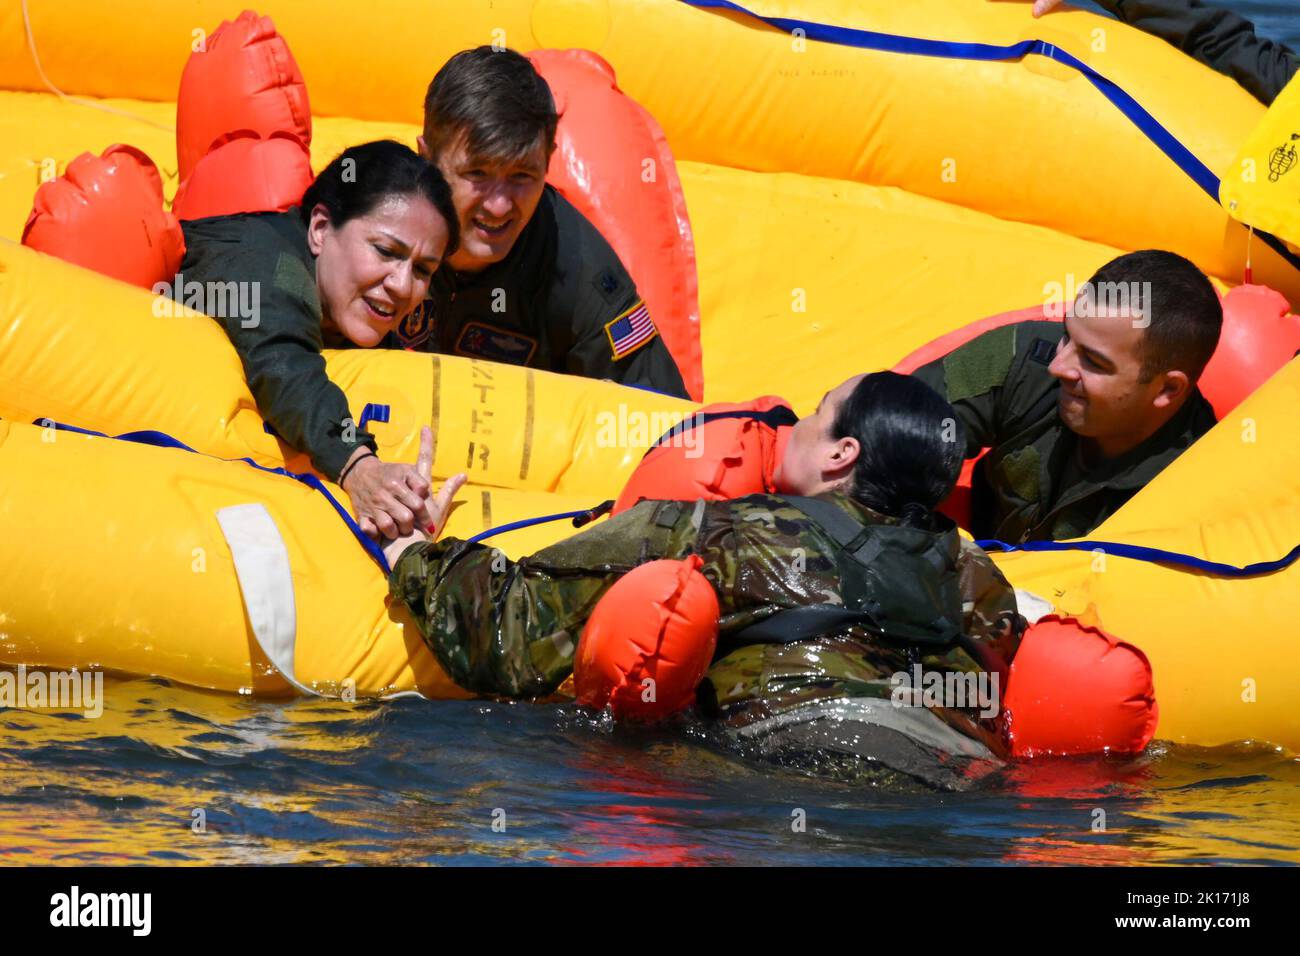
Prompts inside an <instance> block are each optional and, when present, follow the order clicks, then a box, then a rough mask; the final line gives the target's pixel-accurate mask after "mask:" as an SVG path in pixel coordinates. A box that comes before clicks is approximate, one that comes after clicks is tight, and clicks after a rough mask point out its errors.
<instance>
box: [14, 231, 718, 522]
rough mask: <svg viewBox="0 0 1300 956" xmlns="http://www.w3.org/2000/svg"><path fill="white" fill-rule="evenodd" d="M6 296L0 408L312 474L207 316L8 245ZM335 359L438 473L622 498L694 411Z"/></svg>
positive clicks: (404, 448) (379, 356)
mask: <svg viewBox="0 0 1300 956" xmlns="http://www.w3.org/2000/svg"><path fill="white" fill-rule="evenodd" d="M0 290H3V292H4V293H5V294H4V298H3V305H4V315H3V320H0V383H2V384H0V417H2V418H8V419H11V420H14V421H19V422H29V423H30V422H34V421H37V420H49V421H53V422H59V423H64V424H72V425H76V426H78V427H80V428H85V429H89V430H91V431H98V432H104V433H106V434H110V435H116V434H121V433H123V432H127V431H136V430H144V429H149V430H156V431H161V432H164V433H166V434H168V435H170V436H171V437H173V438H175V439H177V440H179V441H181V442H183V443H184V444H186V445H188V446H190V447H191V448H194V449H197V450H199V451H202V452H204V453H206V454H209V455H214V456H216V457H219V458H243V457H251V458H253V459H254V460H255V461H257V462H258V463H259V464H263V465H272V466H279V465H284V464H287V465H288V467H289V468H290V469H291V470H295V471H308V470H310V463H309V462H308V461H307V459H306V458H305V456H303V455H301V454H298V453H296V452H294V451H293V449H290V448H288V447H287V446H285V445H283V444H282V443H281V442H279V441H278V440H277V439H275V438H274V437H272V436H271V435H270V434H268V433H267V432H266V430H265V428H264V423H263V421H262V418H261V416H260V415H259V414H258V412H257V407H256V404H255V403H254V401H253V397H252V395H251V394H250V393H249V391H248V386H247V385H246V384H245V382H244V377H243V371H242V368H241V366H240V363H239V357H238V356H237V355H236V353H235V351H234V348H233V347H232V346H231V345H230V342H229V340H228V339H227V337H226V334H225V332H224V330H223V329H222V328H221V326H220V325H219V324H218V323H217V322H216V321H214V320H213V319H210V318H208V317H207V316H204V315H200V314H197V313H193V312H190V311H188V310H186V309H183V308H181V307H179V306H177V305H176V304H175V303H173V302H171V301H170V300H169V299H166V298H163V297H157V296H153V295H152V294H150V293H148V292H145V291H143V290H141V289H136V288H134V287H132V286H128V285H126V284H124V283H121V282H116V281H114V280H111V279H107V278H104V277H103V276H99V275H96V274H95V273H92V272H89V271H88V270H85V269H79V268H76V267H74V266H70V265H68V264H67V263H64V262H61V261H59V260H57V259H53V258H51V257H49V256H44V255H41V254H39V253H36V252H33V251H32V250H30V249H27V248H25V247H22V246H19V245H16V244H14V243H7V242H0ZM172 313H174V314H172ZM327 366H328V371H329V376H330V378H331V379H332V380H333V381H334V382H335V383H337V384H338V385H339V386H340V387H341V388H342V389H343V390H344V392H345V393H346V394H347V395H348V398H349V405H350V407H351V409H352V411H353V414H354V415H357V416H358V417H360V416H361V415H362V414H363V409H364V408H365V407H366V406H367V405H380V406H385V407H386V408H387V409H388V420H387V422H378V421H377V422H375V423H373V425H370V424H368V425H367V426H366V427H367V428H372V429H373V432H374V434H375V439H376V441H377V442H378V444H379V451H380V455H381V457H384V458H387V459H389V460H393V461H414V460H415V456H416V452H417V450H418V446H419V434H420V429H421V427H422V426H424V425H430V426H432V428H433V431H434V435H435V442H436V444H435V458H434V474H436V475H439V476H442V477H446V476H448V475H452V474H455V473H456V472H461V471H463V472H465V473H466V474H467V475H468V477H469V478H470V480H471V481H473V482H476V483H479V484H483V485H493V486H497V487H503V488H518V489H525V490H532V491H550V492H556V493H560V494H571V495H591V496H602V497H612V496H613V495H614V494H617V492H618V490H619V489H620V488H621V487H622V484H623V482H625V481H626V480H627V476H628V475H630V474H631V470H632V468H634V467H635V466H636V463H637V461H639V460H640V457H641V455H642V454H643V453H644V451H645V449H646V448H648V447H649V444H650V443H651V442H653V441H654V440H655V439H656V438H658V437H659V435H661V434H662V433H663V432H664V431H666V430H667V429H668V428H669V427H671V426H672V425H674V424H676V423H677V422H678V421H680V420H681V419H682V418H683V417H684V416H685V415H687V414H689V412H690V411H692V410H693V409H694V407H695V406H694V405H692V404H691V403H689V402H685V401H681V400H678V399H672V398H667V397H664V396H661V395H656V394H654V393H652V392H647V391H645V390H642V389H633V388H625V387H622V386H618V385H614V384H612V383H609V382H599V381H594V380H591V379H585V378H579V377H576V376H570V375H556V374H553V373H549V372H542V371H537V370H534V369H526V368H522V367H518V366H503V365H497V364H494V363H490V362H482V361H477V360H471V359H465V358H457V357H455V356H443V355H424V354H417V353H412V352H403V351H397V350H388V349H377V350H369V351H363V350H357V349H353V350H344V351H339V352H332V353H328V355H327ZM660 426H662V427H660ZM656 428H658V430H657V431H656V430H655V429H656ZM599 500H600V498H599V497H598V498H597V501H599Z"/></svg>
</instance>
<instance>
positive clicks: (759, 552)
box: [387, 372, 1024, 779]
mask: <svg viewBox="0 0 1300 956" xmlns="http://www.w3.org/2000/svg"><path fill="white" fill-rule="evenodd" d="M797 427H798V428H799V432H798V433H797V434H796V435H794V436H792V437H791V440H790V445H789V446H788V448H787V450H786V454H785V461H786V463H787V464H786V465H785V467H784V468H783V471H782V472H781V474H782V478H780V479H779V484H780V485H781V486H782V488H783V490H784V491H785V492H786V493H784V494H779V495H766V494H757V495H750V496H748V497H745V498H739V499H735V500H730V501H714V502H705V501H698V502H676V501H649V500H647V501H642V502H641V503H640V504H638V505H636V506H635V507H633V508H631V509H629V510H627V511H624V512H622V513H621V514H618V515H616V516H614V517H612V518H610V519H609V520H607V521H605V522H604V523H602V524H598V525H596V526H594V527H593V528H591V529H590V530H587V531H584V532H582V533H581V534H578V535H575V536H574V537H572V538H570V539H568V540H567V541H563V542H560V543H559V544H556V545H553V546H551V547H549V548H546V549H544V550H542V551H539V552H538V553H537V554H535V555H532V556H531V557H526V558H523V559H521V560H519V561H517V562H509V561H506V560H505V559H504V558H503V557H502V556H501V554H500V553H499V552H497V551H495V550H494V549H492V548H490V547H487V546H485V545H482V544H470V543H467V542H464V541H458V540H455V539H447V540H442V541H426V540H423V538H422V536H420V535H418V534H417V535H413V536H411V537H409V538H405V539H401V540H397V541H393V542H391V543H390V544H389V546H388V549H387V552H388V555H389V559H390V560H391V561H392V562H393V572H392V576H391V578H390V589H391V592H392V594H393V596H394V598H395V599H397V600H400V601H403V602H405V603H406V605H407V606H408V607H409V608H410V610H411V613H412V615H413V618H414V620H415V621H416V623H417V625H418V627H419V629H420V632H421V634H422V635H423V637H424V639H425V641H426V642H427V643H428V645H429V646H430V648H432V650H433V652H434V653H435V655H436V656H437V657H438V660H439V661H440V662H441V663H442V665H443V667H444V668H446V670H447V672H448V673H449V674H450V675H451V676H452V677H453V679H455V680H456V682H457V683H458V684H460V685H461V686H463V687H465V688H466V689H468V690H471V691H475V692H478V693H483V694H491V695H497V696H503V697H522V698H534V697H544V696H546V695H548V694H551V693H553V692H555V691H556V689H557V688H559V687H560V685H561V683H562V682H563V681H564V680H565V678H567V677H568V676H569V674H570V672H571V670H572V667H573V660H574V652H575V650H576V645H577V642H578V638H579V636H580V635H581V634H582V630H583V626H584V625H585V623H586V620H587V618H588V617H589V616H590V614H591V612H592V610H593V608H594V607H595V605H596V603H597V602H598V601H599V600H600V599H601V597H602V596H603V595H604V594H605V592H606V591H607V590H608V589H609V588H610V586H612V585H613V583H614V582H615V581H617V580H618V579H619V578H620V577H621V576H622V575H624V574H625V573H627V572H628V571H630V570H632V569H633V568H635V567H637V566H638V565H640V564H644V563H645V562H647V561H650V560H654V559H658V558H677V559H680V558H685V557H688V556H691V555H698V556H699V558H700V559H701V561H702V568H701V570H702V572H703V574H704V575H705V577H706V578H708V580H709V582H710V583H711V584H712V585H713V587H714V590H715V591H716V592H717V597H718V604H719V608H720V610H721V618H720V623H719V633H720V636H719V641H718V653H717V655H716V657H715V659H714V662H713V665H712V668H711V669H710V671H709V673H708V676H707V678H706V680H705V682H704V685H702V687H701V703H702V711H703V712H704V713H705V714H706V715H710V716H714V717H718V718H721V720H722V721H723V724H724V725H725V727H726V728H728V733H735V734H737V735H739V736H740V737H743V738H744V739H745V740H746V741H747V742H748V743H750V744H754V745H758V744H760V743H762V741H763V740H765V739H766V735H767V733H768V731H769V730H771V731H773V732H775V731H778V730H779V731H780V735H779V737H777V738H773V739H772V740H771V741H769V743H770V746H768V744H763V749H764V752H768V753H777V752H781V751H783V750H785V749H788V748H789V747H793V748H794V749H795V750H800V749H802V750H809V749H811V750H818V751H821V750H827V749H829V750H835V751H837V752H839V753H841V754H844V755H847V756H849V757H863V758H868V759H869V760H873V761H882V762H884V763H885V764H886V765H888V766H891V767H893V768H894V769H895V770H900V771H903V772H905V773H909V774H913V775H916V776H924V777H927V779H928V776H927V775H928V774H929V773H930V772H931V771H934V772H935V773H939V772H940V771H939V769H938V768H939V767H941V766H943V765H945V761H950V760H951V758H952V757H953V756H954V755H957V756H963V757H973V756H987V757H991V756H993V754H994V753H996V752H997V751H998V749H999V747H1000V743H999V736H998V734H999V724H998V722H997V720H996V709H995V710H994V712H993V713H989V711H988V707H987V706H985V707H983V708H981V707H974V706H972V705H973V704H974V701H962V702H952V701H947V702H945V703H944V704H942V705H940V706H937V707H934V708H930V709H926V708H925V707H919V708H899V707H894V706H891V703H892V702H891V692H892V690H893V689H894V687H893V685H891V679H892V678H893V677H894V676H895V675H897V674H899V673H906V672H908V671H909V670H910V669H911V668H913V667H914V666H915V667H923V668H925V669H929V670H934V671H938V672H941V673H942V674H948V673H959V674H965V675H972V676H977V675H979V674H985V675H988V676H992V675H996V677H995V678H993V681H992V683H993V685H994V687H995V688H996V687H998V686H1000V685H1004V684H1005V678H1006V671H1007V668H1008V666H1009V665H1010V662H1011V658H1012V656H1013V655H1014V653H1015V650H1016V648H1017V646H1018V644H1019V638H1020V633H1021V631H1022V629H1023V626H1024V624H1023V619H1022V618H1020V616H1019V615H1018V614H1017V612H1016V601H1015V595H1014V592H1013V591H1012V589H1011V587H1010V586H1009V585H1008V584H1007V582H1006V579H1005V578H1003V576H1002V574H1001V573H1000V572H999V571H998V570H997V568H996V567H995V566H994V565H993V564H992V562H991V561H990V560H989V559H988V556H987V555H985V554H984V553H983V552H982V551H981V550H980V549H979V548H977V547H975V546H974V545H973V544H971V543H970V542H964V541H962V539H961V538H960V537H959V535H958V532H957V530H956V528H955V527H954V526H953V524H952V522H951V521H949V520H948V519H947V518H944V517H943V516H942V515H938V514H936V513H935V512H934V511H933V509H934V507H935V506H936V505H937V504H938V503H939V502H940V501H941V500H942V499H943V498H944V497H946V496H947V494H948V493H949V492H950V491H951V489H952V487H953V485H954V483H955V481H956V479H957V475H958V472H959V470H960V467H961V458H962V452H963V450H964V448H965V444H964V441H963V435H962V434H961V431H960V426H958V424H957V418H956V415H955V414H954V412H953V409H952V407H951V406H950V405H949V404H948V403H947V402H945V401H944V400H943V399H942V398H941V397H939V395H937V394H936V393H935V392H934V391H932V390H931V389H930V388H929V387H928V386H926V385H924V384H923V383H921V382H919V381H917V380H915V379H912V378H910V377H907V376H903V375H897V374H894V373H892V372H877V373H874V374H872V375H865V376H858V377H856V378H853V379H850V380H849V381H848V382H845V383H844V384H843V385H841V386H839V387H838V388H835V389H832V390H831V391H830V392H828V393H827V395H826V396H825V398H823V399H822V402H821V405H820V406H819V407H818V410H817V412H816V413H815V414H814V415H811V416H809V417H808V418H805V419H803V420H802V421H801V422H800V424H799V425H798V426H797ZM425 457H426V458H427V457H429V456H428V455H427V454H426V456H425ZM454 489H455V482H452V483H449V485H448V488H447V489H444V491H443V493H441V494H440V495H439V496H438V498H437V500H436V502H435V506H434V508H433V512H434V514H435V521H436V523H437V524H438V525H439V526H441V524H442V516H443V514H444V513H445V511H446V509H447V508H448V507H449V504H450V497H451V494H453V493H454ZM909 680H910V678H909ZM882 708H883V709H882ZM778 718H780V719H778ZM796 726H798V727H799V728H800V729H799V730H798V732H797V734H795V732H794V730H793V729H792V728H794V727H796ZM954 727H955V728H956V730H955V731H954V729H953V728H954ZM792 734H794V736H792ZM796 738H797V740H798V741H799V743H797V744H796V743H794V741H795V740H796ZM903 738H906V739H903ZM864 741H865V742H867V743H864ZM917 741H922V745H921V746H919V748H918V746H914V744H916V742H917ZM814 742H815V743H814ZM855 747H856V748H859V749H854V748H855ZM863 747H865V748H866V749H865V751H864V750H863V749H861V748H863ZM927 748H929V749H928V750H927ZM922 751H925V752H926V753H928V754H930V756H932V757H933V758H934V760H933V761H929V762H927V761H928V758H926V759H922V758H921V757H919V756H918V754H920V753H921V752H922ZM918 760H919V761H920V762H921V763H924V764H925V767H924V768H921V767H920V765H919V764H918V763H917V761H918ZM959 763H960V761H959ZM947 766H949V767H950V768H951V767H952V766H956V764H951V763H949V764H947Z"/></svg>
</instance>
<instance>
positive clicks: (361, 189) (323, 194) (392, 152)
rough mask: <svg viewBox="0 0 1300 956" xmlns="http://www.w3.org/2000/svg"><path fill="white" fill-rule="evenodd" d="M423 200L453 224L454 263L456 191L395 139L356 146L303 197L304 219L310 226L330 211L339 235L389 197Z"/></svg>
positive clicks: (448, 251) (449, 244) (449, 232)
mask: <svg viewBox="0 0 1300 956" xmlns="http://www.w3.org/2000/svg"><path fill="white" fill-rule="evenodd" d="M413 195H418V196H423V197H424V198H425V199H427V200H428V201H429V202H430V203H431V204H432V205H433V208H434V209H436V210H438V214H439V215H440V216H442V218H443V220H444V221H445V222H446V224H447V249H446V251H444V252H443V258H447V257H449V256H450V255H451V254H452V253H454V252H455V251H456V249H457V247H458V246H459V245H460V219H459V217H458V216H457V215H456V207H455V205H454V204H453V203H452V201H451V187H450V186H448V185H447V180H446V179H444V178H443V176H442V173H441V172H440V171H439V169H438V167H437V166H434V165H433V164H432V163H430V162H429V161H428V160H426V159H424V158H423V157H422V156H420V155H419V154H418V153H417V152H415V150H413V149H411V148H410V147H409V146H403V145H402V144H401V143H398V142H396V141H394V140H391V139H380V140H376V141H374V142H373V143H362V144H361V145H360V146H350V147H348V148H347V149H345V150H344V151H343V152H341V153H339V155H338V156H336V157H335V158H334V160H333V161H332V162H331V163H330V164H329V165H328V166H326V167H325V168H324V169H322V170H321V172H320V175H319V176H317V177H316V180H315V182H313V183H312V184H311V185H310V186H308V187H307V191H306V192H305V193H303V194H302V203H301V204H300V207H299V214H300V215H301V216H302V219H303V221H304V222H308V221H310V219H311V214H312V210H313V209H315V208H316V207H317V206H324V207H325V210H326V212H327V213H328V214H329V218H330V224H331V225H332V226H334V227H335V228H336V229H337V228H340V227H342V226H344V225H346V224H347V223H348V222H350V221H351V220H353V219H356V218H357V217H358V216H365V215H369V214H370V212H371V211H373V210H374V208H375V207H376V206H378V205H379V204H380V203H381V202H383V201H384V200H385V199H387V198H388V197H389V196H413Z"/></svg>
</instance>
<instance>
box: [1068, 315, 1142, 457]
mask: <svg viewBox="0 0 1300 956" xmlns="http://www.w3.org/2000/svg"><path fill="white" fill-rule="evenodd" d="M1094 312H1099V313H1100V314H1092V313H1094ZM1079 313H1085V314H1079ZM1144 334H1145V330H1144V329H1143V328H1142V327H1141V323H1140V322H1135V321H1134V319H1133V318H1132V317H1131V316H1129V315H1119V314H1116V313H1115V312H1113V311H1107V310H1104V309H1077V310H1076V314H1075V315H1072V316H1067V317H1066V319H1065V334H1064V335H1062V336H1061V344H1060V345H1059V346H1057V349H1056V357H1055V358H1054V359H1052V364H1051V365H1050V366H1049V367H1048V371H1049V372H1050V373H1051V374H1052V375H1053V376H1055V377H1056V378H1057V379H1059V380H1060V382H1061V392H1060V395H1059V396H1058V399H1057V407H1058V410H1059V412H1060V415H1061V421H1062V422H1064V423H1065V425H1066V427H1068V428H1069V429H1070V430H1071V431H1073V432H1075V433H1076V434H1079V435H1082V436H1084V437H1085V438H1093V439H1098V440H1099V441H1101V442H1102V443H1103V445H1104V444H1106V443H1107V442H1108V441H1109V442H1112V443H1114V442H1117V441H1118V442H1121V443H1122V440H1123V439H1124V437H1125V436H1129V435H1138V434H1141V435H1142V436H1143V437H1145V435H1146V434H1150V432H1151V431H1152V430H1153V429H1152V428H1151V423H1152V422H1153V421H1156V420H1158V419H1159V418H1160V416H1161V411H1162V408H1163V405H1158V404H1157V398H1158V396H1159V395H1160V394H1161V392H1162V388H1163V386H1164V379H1165V376H1164V375H1156V376H1154V377H1153V378H1152V380H1151V381H1150V382H1145V383H1144V382H1141V381H1139V376H1140V373H1141V370H1142V356H1141V351H1140V350H1141V345H1142V336H1143V335H1144Z"/></svg>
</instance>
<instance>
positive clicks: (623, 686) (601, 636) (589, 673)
mask: <svg viewBox="0 0 1300 956" xmlns="http://www.w3.org/2000/svg"><path fill="white" fill-rule="evenodd" d="M702 564H703V562H702V561H701V560H700V558H699V557H698V556H697V555H692V556H691V557H689V558H686V559H684V560H681V561H673V560H668V559H664V560H659V561H650V562H649V563H647V564H643V565H641V566H640V567H637V568H634V569H633V570H631V571H629V572H628V573H627V574H625V575H624V576H623V577H621V578H619V580H618V581H616V582H615V583H614V585H613V587H611V588H610V589H609V590H608V591H606V592H605V596H604V597H602V598H601V599H600V601H599V603H597V605H596V608H595V610H594V611H592V614H591V617H590V618H588V619H587V626H586V627H585V628H583V631H582V639H581V640H580V641H579V642H578V651H577V654H576V655H575V658H574V662H573V683H574V691H575V694H576V697H577V702H578V703H579V704H582V705H583V706H585V707H594V708H597V709H604V708H605V707H606V706H608V707H610V708H611V709H612V710H613V712H614V715H615V716H616V717H623V718H630V719H633V720H659V719H661V718H664V717H669V716H671V715H672V714H675V713H677V712H679V711H682V710H685V709H687V708H688V707H690V706H691V705H692V703H694V701H695V688H696V687H697V686H699V683H700V681H701V680H703V679H704V674H705V672H706V671H707V670H708V669H709V664H710V663H711V662H712V660H713V652H714V650H715V649H716V648H717V645H718V616H719V610H718V596H717V594H716V593H715V592H714V590H713V585H711V584H710V583H709V581H708V579H707V578H706V577H705V576H704V575H703V574H701V573H700V567H701V566H702Z"/></svg>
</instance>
